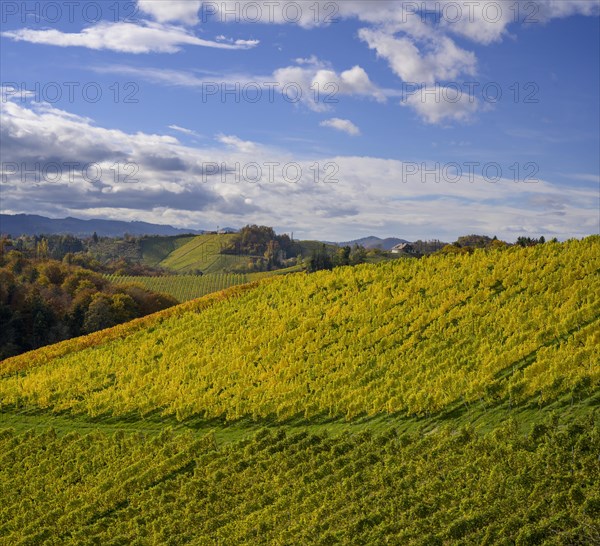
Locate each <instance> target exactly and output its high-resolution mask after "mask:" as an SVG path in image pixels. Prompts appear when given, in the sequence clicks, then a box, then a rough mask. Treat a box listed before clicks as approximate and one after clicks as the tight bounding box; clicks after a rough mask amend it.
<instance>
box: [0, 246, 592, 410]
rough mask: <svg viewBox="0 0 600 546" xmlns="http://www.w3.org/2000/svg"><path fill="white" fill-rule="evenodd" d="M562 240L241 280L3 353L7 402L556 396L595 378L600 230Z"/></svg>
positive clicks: (277, 404)
mask: <svg viewBox="0 0 600 546" xmlns="http://www.w3.org/2000/svg"><path fill="white" fill-rule="evenodd" d="M554 246H556V249H554V250H552V249H553V248H554ZM554 246H552V245H551V246H549V247H548V248H549V249H550V250H548V251H547V252H546V251H542V250H540V251H536V252H532V251H531V250H530V249H508V250H507V251H502V252H494V251H490V252H476V253H474V254H472V255H468V256H467V255H465V256H462V255H460V256H446V257H444V256H436V257H434V258H431V259H423V260H421V261H417V260H411V261H398V262H393V263H384V264H381V265H377V266H363V267H360V268H352V269H351V268H346V269H341V270H336V271H334V272H322V273H319V274H315V275H297V276H291V277H286V278H279V279H272V280H268V281H264V282H262V283H261V284H259V285H254V286H253V287H247V286H244V287H234V288H231V289H228V290H226V291H224V292H220V293H216V294H213V295H210V296H207V297H205V298H202V299H200V300H196V301H194V302H190V303H188V304H184V305H181V306H179V307H176V308H172V309H169V310H167V311H165V312H162V313H160V314H157V315H155V316H152V317H145V318H144V319H140V320H137V321H133V322H132V323H128V324H126V325H122V326H119V327H117V328H114V329H111V330H107V331H104V332H99V333H96V334H93V335H92V336H87V337H85V338H80V339H77V340H71V341H69V342H66V343H64V344H59V345H57V346H52V347H47V348H45V349H42V350H40V351H36V352H34V353H32V354H30V355H26V356H22V357H17V358H16V359H11V360H9V361H6V362H4V363H2V364H0V371H1V372H2V373H3V376H4V377H3V379H1V380H0V403H1V404H3V405H6V404H9V405H10V404H12V403H17V401H22V402H23V403H26V404H29V405H31V406H35V407H40V408H51V409H54V410H56V411H58V410H59V408H60V409H62V410H64V409H70V410H71V411H74V412H81V411H85V412H87V413H88V414H90V415H102V414H103V413H106V412H110V413H113V414H115V415H127V414H128V413H131V412H139V413H142V414H145V413H149V412H151V411H153V410H155V409H159V410H161V411H163V412H165V414H169V415H175V416H176V417H177V418H178V419H185V418H187V417H190V416H193V415H206V416H207V417H227V418H228V419H239V418H242V417H245V416H248V417H254V418H259V417H268V416H269V415H274V414H276V415H277V416H278V418H280V419H284V418H287V417H291V416H294V415H296V414H303V415H306V417H307V418H310V417H311V416H314V415H317V414H320V413H329V414H332V412H333V413H334V414H335V415H338V416H344V415H345V416H347V417H348V418H353V417H355V416H357V415H360V414H363V413H369V414H375V413H378V412H396V411H408V412H410V413H415V414H425V413H427V412H433V411H439V410H441V409H443V408H444V407H446V406H448V405H449V404H452V403H453V402H455V401H456V400H464V401H469V400H475V399H478V398H480V397H482V396H484V395H485V393H486V392H492V391H493V392H495V393H501V394H502V395H503V396H509V394H510V395H511V396H512V395H514V396H516V395H517V394H518V395H519V396H520V397H521V398H525V397H527V396H530V395H532V394H534V393H536V392H543V393H544V396H545V397H546V398H545V399H550V398H552V397H555V396H558V395H559V394H560V393H561V392H565V389H566V390H567V391H568V389H569V388H571V386H572V385H574V384H577V382H578V381H579V380H580V379H581V378H582V377H590V378H591V381H592V382H596V383H594V384H597V382H598V380H599V379H600V378H599V374H600V371H599V370H598V366H597V363H598V361H599V360H600V359H599V358H598V349H597V347H598V346H599V345H600V343H599V341H600V337H599V336H600V334H598V328H597V324H598V319H599V315H600V310H599V309H598V304H597V298H595V297H594V296H593V295H594V294H597V293H598V292H599V278H598V275H597V274H596V273H595V272H596V271H597V270H598V268H599V266H600V252H599V250H600V239H598V240H597V241H596V242H595V243H594V244H593V245H591V246H590V243H589V242H588V241H573V242H570V243H568V244H564V245H554ZM581 252H587V253H588V259H586V260H582V259H581V257H580V254H581ZM549 261H551V262H552V263H551V264H550V265H548V262H549ZM554 262H555V263H554ZM590 263H593V264H594V266H593V267H591V268H590V265H589V264H590ZM559 266H560V267H559ZM567 270H568V271H569V275H570V276H569V278H570V279H571V280H568V281H567V280H565V279H566V278H567V277H564V278H563V277H562V276H561V275H563V273H562V272H563V271H567ZM540 271H543V272H544V273H543V274H540ZM590 272H593V273H590ZM573 279H574V280H573ZM498 282H501V283H502V286H503V288H504V289H503V290H502V291H501V292H499V293H498V295H494V294H493V293H492V292H493V291H491V290H490V286H495V285H497V284H498ZM532 355H533V356H532ZM527 358H529V360H525V359H527ZM594 363H595V364H596V365H594ZM513 366H517V367H520V366H524V372H523V374H521V376H520V377H519V379H518V381H517V378H516V376H515V378H514V379H511V378H510V376H508V377H507V375H506V373H505V372H506V370H509V369H511V368H512V367H513ZM18 370H26V373H25V374H24V375H23V376H22V377H18V376H15V375H14V373H15V372H16V371H18ZM556 378H562V380H561V381H558V380H557V379H556ZM511 385H512V387H510V389H509V388H508V386H511ZM517 387H518V388H517ZM490 389H491V390H490ZM509 390H510V392H509ZM517 391H518V392H517Z"/></svg>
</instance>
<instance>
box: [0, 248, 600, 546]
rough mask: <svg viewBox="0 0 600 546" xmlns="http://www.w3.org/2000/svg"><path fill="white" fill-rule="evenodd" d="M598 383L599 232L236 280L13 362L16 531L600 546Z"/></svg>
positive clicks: (28, 537)
mask: <svg viewBox="0 0 600 546" xmlns="http://www.w3.org/2000/svg"><path fill="white" fill-rule="evenodd" d="M182 248H183V247H182ZM206 277H209V275H207V276H206ZM178 278H181V279H183V278H185V277H178ZM160 280H161V279H157V281H160ZM599 385H600V237H589V238H587V239H584V240H581V241H576V240H572V241H569V242H567V243H546V244H543V245H538V246H536V247H530V248H517V247H512V248H504V249H496V250H477V251H475V252H474V253H473V254H470V255H469V254H464V255H463V254H457V255H437V256H431V257H427V258H424V259H421V260H398V261H393V262H386V263H381V264H377V265H368V264H365V265H361V266H357V267H346V268H338V269H335V270H334V271H331V272H319V273H315V274H310V275H309V274H296V275H282V276H274V277H272V278H268V279H264V280H260V281H257V282H254V283H252V284H245V285H240V286H233V287H231V288H228V289H225V290H222V291H219V292H215V293H211V294H209V295H207V296H205V297H203V298H201V299H198V300H194V301H189V302H187V303H184V304H182V305H180V306H177V307H173V308H170V309H167V310H165V311H162V312H160V313H157V314H155V315H150V316H146V317H143V318H141V319H138V320H136V321H132V322H130V323H127V324H123V325H120V326H117V327H115V328H112V329H108V330H104V331H102V332H97V333H95V334H92V335H90V336H86V337H81V338H77V339H72V340H69V341H66V342H64V343H60V344H56V345H52V346H49V347H45V348H42V349H39V350H37V351H35V352H32V353H27V354H25V355H21V356H17V357H14V358H11V359H7V360H5V361H2V362H0V544H11V545H12V544H90V545H91V544H102V545H104V544H115V545H116V544H140V545H141V544H143V545H146V544H148V545H151V544H185V543H190V544H206V545H213V544H226V545H229V544H232V545H235V544H269V545H270V544H281V545H284V544H285V545H287V544H290V545H292V544H294V545H295V544H302V545H304V544H307V545H308V544H322V545H328V544H347V545H355V544H364V545H371V544H373V545H380V544H399V545H400V544H401V545H404V544H409V545H412V544H414V545H425V544H428V545H443V546H450V545H454V544H465V545H466V544H469V545H471V544H472V545H482V544H488V545H491V544H505V545H508V544H515V545H518V546H524V545H535V544H551V545H562V544H572V545H581V546H584V545H585V546H587V545H591V544H600V525H599V523H598V522H599V521H600V481H599V480H598V479H597V477H598V471H599V466H598V453H600V421H599V419H600V415H599V413H598V412H599V410H598V405H599V403H600V398H599V397H600V389H599V388H598V387H599ZM48 425H50V426H51V427H52V428H51V429H48Z"/></svg>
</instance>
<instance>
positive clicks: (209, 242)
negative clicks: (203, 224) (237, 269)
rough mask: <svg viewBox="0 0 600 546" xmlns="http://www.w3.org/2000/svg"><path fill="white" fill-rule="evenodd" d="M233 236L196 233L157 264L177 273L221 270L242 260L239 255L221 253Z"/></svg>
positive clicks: (215, 271)
mask: <svg viewBox="0 0 600 546" xmlns="http://www.w3.org/2000/svg"><path fill="white" fill-rule="evenodd" d="M234 238H235V235H233V234H222V235H198V236H197V237H194V238H193V239H190V240H187V241H186V242H185V243H184V244H182V245H181V246H179V247H178V248H176V249H175V250H173V251H172V252H171V253H170V254H169V255H168V256H167V257H166V258H164V259H163V260H161V261H160V262H159V264H158V265H159V266H160V267H164V268H165V269H170V270H172V271H176V272H178V273H189V272H192V271H197V270H199V271H202V272H203V273H205V274H206V273H217V272H222V271H223V269H225V268H226V267H230V266H231V265H235V264H237V263H239V262H240V261H241V260H243V257H240V256H230V255H225V254H221V251H222V250H223V249H224V248H227V247H228V246H229V245H230V244H231V242H232V241H233V239H234Z"/></svg>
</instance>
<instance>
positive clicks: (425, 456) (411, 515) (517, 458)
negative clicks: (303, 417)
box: [0, 421, 600, 545]
mask: <svg viewBox="0 0 600 546" xmlns="http://www.w3.org/2000/svg"><path fill="white" fill-rule="evenodd" d="M598 425H599V423H593V422H584V423H581V424H573V425H571V426H569V427H567V428H566V429H564V430H559V429H558V427H557V426H556V423H552V422H551V421H549V422H548V423H547V424H545V425H537V426H536V427H534V428H533V429H532V430H531V431H530V433H529V434H528V436H527V437H525V436H524V435H523V434H522V433H521V432H520V431H519V430H518V429H517V427H516V426H515V425H514V423H509V424H507V425H505V426H503V427H502V428H500V429H498V430H497V432H496V433H495V434H489V435H487V436H479V435H477V434H476V433H474V432H473V430H471V429H469V428H464V429H461V430H460V431H458V432H457V433H450V432H449V431H442V432H440V433H438V434H436V435H433V436H431V435H430V436H421V435H397V434H396V433H395V432H394V431H393V430H391V431H389V432H387V433H385V434H378V435H372V434H370V433H368V432H366V433H362V434H356V435H352V436H350V435H346V436H339V437H336V438H330V437H327V436H319V435H313V434H309V433H307V432H298V433H296V434H291V435H290V434H286V433H284V432H281V431H279V432H274V431H268V430H263V431H261V432H259V433H258V434H256V435H254V437H252V438H250V439H247V440H244V441H242V442H238V443H235V444H230V445H226V446H224V447H221V448H217V446H216V444H215V442H214V439H213V438H212V436H210V435H209V436H205V437H201V438H199V439H194V438H193V437H192V436H188V435H174V434H173V433H170V432H163V433H161V434H160V435H159V436H155V437H153V438H149V437H146V436H144V435H139V434H137V435H133V434H123V433H118V434H116V435H115V436H113V437H108V436H105V435H103V434H100V433H93V434H90V435H87V436H80V435H79V434H75V433H72V434H68V435H64V436H57V435H56V433H54V432H53V431H50V432H47V433H43V434H33V433H26V434H22V435H15V434H14V433H12V432H10V431H5V432H4V433H2V435H1V437H0V453H1V454H2V455H0V460H1V467H0V468H1V469H2V470H0V480H1V483H2V497H3V498H2V500H3V503H2V508H0V540H2V537H4V541H3V543H4V544H42V543H47V544H183V543H188V542H189V543H193V544H228V545H229V544H386V543H394V544H477V545H479V544H495V543H498V544H500V543H502V544H518V545H525V544H527V545H529V544H581V545H584V544H586V545H591V544H597V543H598V539H599V538H600V534H599V533H600V527H599V526H598V521H599V519H598V518H600V482H599V481H598V480H597V479H595V477H594V476H596V477H597V470H598V461H597V454H598V452H599V451H600V434H599V432H598V431H599V428H598ZM557 483H560V484H562V487H561V490H557V487H556V484H557ZM390 539H391V540H390Z"/></svg>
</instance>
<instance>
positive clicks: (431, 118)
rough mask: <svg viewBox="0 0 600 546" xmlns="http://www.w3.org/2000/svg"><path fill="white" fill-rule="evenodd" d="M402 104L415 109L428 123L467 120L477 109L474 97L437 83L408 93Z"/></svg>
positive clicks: (477, 103) (477, 104) (476, 101)
mask: <svg viewBox="0 0 600 546" xmlns="http://www.w3.org/2000/svg"><path fill="white" fill-rule="evenodd" d="M402 104H403V105H406V106H409V107H410V108H412V109H413V110H415V111H416V112H417V114H418V115H419V116H420V117H421V119H423V120H424V121H425V122H427V123H430V124H439V123H445V122H449V121H456V122H467V121H469V120H470V119H472V117H473V115H474V114H475V113H476V112H477V111H478V109H479V100H478V99H477V98H476V97H473V96H471V95H469V94H467V93H463V92H457V91H456V89H455V88H452V87H444V86H439V85H436V86H430V87H427V86H426V87H424V88H422V89H420V90H419V91H417V92H415V93H413V94H411V95H409V96H408V97H407V98H406V99H405V101H404V102H403V103H402Z"/></svg>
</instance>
